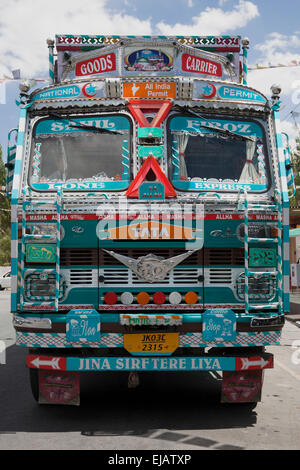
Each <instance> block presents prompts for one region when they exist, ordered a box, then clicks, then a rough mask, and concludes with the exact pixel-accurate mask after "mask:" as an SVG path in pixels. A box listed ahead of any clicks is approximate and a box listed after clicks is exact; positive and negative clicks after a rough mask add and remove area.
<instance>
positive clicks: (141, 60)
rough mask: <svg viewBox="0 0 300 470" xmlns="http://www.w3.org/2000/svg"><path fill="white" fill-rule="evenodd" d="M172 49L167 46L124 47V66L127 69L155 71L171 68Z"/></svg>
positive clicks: (164, 70)
mask: <svg viewBox="0 0 300 470" xmlns="http://www.w3.org/2000/svg"><path fill="white" fill-rule="evenodd" d="M172 54H173V50H172V49H167V48H162V49H161V48H159V49H156V48H151V49H136V48H127V49H125V57H124V68H125V70H127V71H136V72H152V71H153V72H156V71H163V72H166V71H169V70H172V68H173V55H172Z"/></svg>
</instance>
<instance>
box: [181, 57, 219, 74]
mask: <svg viewBox="0 0 300 470" xmlns="http://www.w3.org/2000/svg"><path fill="white" fill-rule="evenodd" d="M182 70H184V71H185V72H193V73H201V74H204V75H212V76H214V77H221V76H222V65H221V64H219V63H218V62H214V61H212V60H208V59H204V58H203V57H198V56H195V55H191V54H182Z"/></svg>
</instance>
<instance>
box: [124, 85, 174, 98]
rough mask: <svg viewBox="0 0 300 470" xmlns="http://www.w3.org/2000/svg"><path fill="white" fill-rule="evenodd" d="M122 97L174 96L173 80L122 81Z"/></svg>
mask: <svg viewBox="0 0 300 470" xmlns="http://www.w3.org/2000/svg"><path fill="white" fill-rule="evenodd" d="M123 97H124V98H150V99H151V98H156V99H157V98H158V99H159V98H164V99H168V98H176V83H175V82H134V83H123Z"/></svg>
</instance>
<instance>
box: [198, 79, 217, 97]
mask: <svg viewBox="0 0 300 470" xmlns="http://www.w3.org/2000/svg"><path fill="white" fill-rule="evenodd" d="M216 93H217V89H216V87H215V85H214V84H213V83H208V82H201V81H200V80H195V81H194V87H193V98H194V99H197V98H198V99H199V98H202V99H211V98H214V97H215V96H216Z"/></svg>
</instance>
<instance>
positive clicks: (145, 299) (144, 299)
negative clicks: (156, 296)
mask: <svg viewBox="0 0 300 470" xmlns="http://www.w3.org/2000/svg"><path fill="white" fill-rule="evenodd" d="M136 300H137V301H138V303H139V304H140V305H146V304H148V303H149V301H150V295H149V294H147V292H140V293H139V294H138V295H137V296H136Z"/></svg>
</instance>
